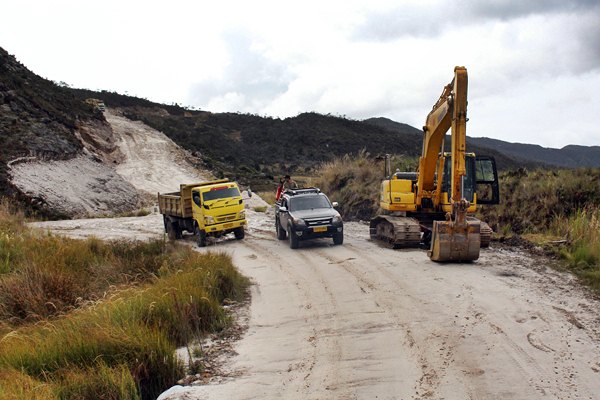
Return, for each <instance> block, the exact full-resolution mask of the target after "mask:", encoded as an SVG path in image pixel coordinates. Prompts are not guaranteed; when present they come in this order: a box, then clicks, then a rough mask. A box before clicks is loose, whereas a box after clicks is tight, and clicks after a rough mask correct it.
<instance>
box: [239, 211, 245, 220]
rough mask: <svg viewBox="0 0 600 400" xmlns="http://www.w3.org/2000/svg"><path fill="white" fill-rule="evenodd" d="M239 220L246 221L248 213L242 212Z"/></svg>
mask: <svg viewBox="0 0 600 400" xmlns="http://www.w3.org/2000/svg"><path fill="white" fill-rule="evenodd" d="M239 219H246V211H241V212H240V217H239Z"/></svg>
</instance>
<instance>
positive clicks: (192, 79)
mask: <svg viewBox="0 0 600 400" xmlns="http://www.w3.org/2000/svg"><path fill="white" fill-rule="evenodd" d="M0 15H1V16H2V17H1V18H2V23H1V24H0V47H3V48H4V49H5V50H6V51H8V52H9V53H10V54H13V55H15V57H16V58H17V60H19V61H20V62H21V63H23V64H24V65H25V66H27V67H28V68H29V69H30V70H32V71H33V72H35V73H36V74H38V75H40V76H42V77H44V78H47V79H51V80H53V81H56V82H65V83H67V84H69V85H70V86H73V87H78V88H88V89H94V90H109V91H116V92H119V93H123V94H129V95H134V96H138V97H143V98H147V99H149V100H152V101H156V102H160V103H165V104H173V103H177V104H180V105H183V106H187V107H190V108H195V109H202V110H205V111H212V112H241V113H251V114H257V115H261V116H271V117H280V118H285V117H292V116H295V115H298V114H300V113H302V112H311V111H314V112H319V113H322V114H332V115H337V116H344V117H346V118H349V119H355V120H362V119H366V118H370V117H386V118H390V119H392V120H394V121H398V122H403V123H406V124H409V125H412V126H414V127H416V128H419V129H420V128H421V127H422V125H423V123H424V121H425V118H426V116H427V114H428V113H429V111H430V110H431V108H432V106H433V104H434V103H435V102H436V100H437V99H438V97H439V95H440V94H441V92H442V89H443V87H444V85H446V84H447V83H449V82H450V81H451V80H452V77H453V71H454V66H457V65H460V66H465V67H466V68H467V70H468V74H469V95H468V96H469V97H468V101H469V105H468V118H469V122H468V124H467V134H468V135H469V136H474V137H491V138H496V139H500V140H505V141H509V142H518V143H532V144H539V145H542V146H544V147H554V148H560V147H563V146H565V145H568V144H579V145H585V146H598V145H600V124H598V123H597V119H596V118H598V115H600V101H599V98H598V97H599V96H600V0H569V1H565V0H527V1H524V0H489V1H482V0H480V1H477V0H460V1H457V0H454V1H452V0H443V1H429V0H414V1H413V0H368V1H367V0H363V1H356V0H346V1H344V0H331V1H327V0H320V1H312V0H303V1H286V0H274V1H262V0H253V1H247V0H245V1H244V0H239V1H237V0H236V1H232V0H230V1H228V0H219V1H214V0H212V1H203V0H198V1H180V0H171V1H164V0H162V1H153V0H148V1H132V0H130V1H127V0H118V1H113V0H104V1H95V2H89V1H64V0H63V1H61V0H57V1H47V0H37V1H36V0H19V1H10V0H0Z"/></svg>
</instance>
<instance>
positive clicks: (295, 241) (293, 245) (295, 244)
mask: <svg viewBox="0 0 600 400" xmlns="http://www.w3.org/2000/svg"><path fill="white" fill-rule="evenodd" d="M288 235H290V249H297V248H298V246H299V245H300V239H298V236H296V235H294V232H293V231H292V227H290V228H289V232H288Z"/></svg>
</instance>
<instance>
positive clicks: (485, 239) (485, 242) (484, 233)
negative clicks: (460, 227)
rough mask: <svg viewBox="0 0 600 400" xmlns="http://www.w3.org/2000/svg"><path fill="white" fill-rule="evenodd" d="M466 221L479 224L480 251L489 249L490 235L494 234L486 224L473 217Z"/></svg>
mask: <svg viewBox="0 0 600 400" xmlns="http://www.w3.org/2000/svg"><path fill="white" fill-rule="evenodd" d="M467 221H477V222H479V224H480V229H479V236H480V238H481V245H480V246H481V248H482V249H484V248H488V247H490V242H491V241H492V233H494V231H493V230H492V228H491V227H490V226H489V225H488V224H487V223H485V222H483V221H481V220H479V219H477V218H475V217H467Z"/></svg>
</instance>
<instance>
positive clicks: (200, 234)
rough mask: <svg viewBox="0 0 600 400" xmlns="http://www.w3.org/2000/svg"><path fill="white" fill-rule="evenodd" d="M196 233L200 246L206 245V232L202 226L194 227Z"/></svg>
mask: <svg viewBox="0 0 600 400" xmlns="http://www.w3.org/2000/svg"><path fill="white" fill-rule="evenodd" d="M194 234H195V235H196V239H197V240H198V247H205V246H206V232H204V231H202V230H200V228H198V227H196V228H194Z"/></svg>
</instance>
